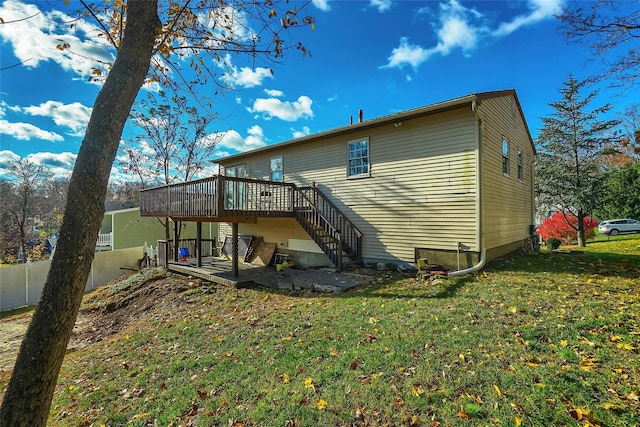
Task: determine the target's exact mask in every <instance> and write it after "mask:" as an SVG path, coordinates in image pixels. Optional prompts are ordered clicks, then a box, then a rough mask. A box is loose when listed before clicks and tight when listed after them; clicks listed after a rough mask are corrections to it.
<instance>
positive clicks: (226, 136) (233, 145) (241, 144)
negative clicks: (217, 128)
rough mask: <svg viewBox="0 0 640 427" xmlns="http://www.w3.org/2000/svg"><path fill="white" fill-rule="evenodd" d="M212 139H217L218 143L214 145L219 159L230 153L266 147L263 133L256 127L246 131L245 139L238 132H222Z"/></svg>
mask: <svg viewBox="0 0 640 427" xmlns="http://www.w3.org/2000/svg"><path fill="white" fill-rule="evenodd" d="M212 138H219V142H218V144H217V145H216V148H217V152H216V155H219V156H221V157H222V156H226V155H229V154H232V153H238V152H244V151H248V150H254V149H256V148H260V147H264V146H265V145H267V141H266V139H265V137H264V132H263V130H262V128H261V127H260V126H258V125H254V126H252V127H250V128H249V129H247V136H245V137H243V136H242V135H240V133H239V132H238V131H235V130H229V131H227V132H223V134H222V136H220V134H215V135H213V136H212Z"/></svg>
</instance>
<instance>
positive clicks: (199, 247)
mask: <svg viewBox="0 0 640 427" xmlns="http://www.w3.org/2000/svg"><path fill="white" fill-rule="evenodd" d="M196 266H198V267H202V222H201V221H198V222H196Z"/></svg>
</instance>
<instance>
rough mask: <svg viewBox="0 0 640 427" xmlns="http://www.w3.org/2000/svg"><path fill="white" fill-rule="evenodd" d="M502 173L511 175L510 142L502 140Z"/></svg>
mask: <svg viewBox="0 0 640 427" xmlns="http://www.w3.org/2000/svg"><path fill="white" fill-rule="evenodd" d="M502 173H504V174H505V175H509V141H508V140H507V139H506V138H502Z"/></svg>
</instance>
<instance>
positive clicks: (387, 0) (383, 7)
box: [369, 0, 392, 13]
mask: <svg viewBox="0 0 640 427" xmlns="http://www.w3.org/2000/svg"><path fill="white" fill-rule="evenodd" d="M391 3H392V2H391V0H369V6H371V7H375V8H376V9H378V12H380V13H383V12H386V11H387V10H389V9H391Z"/></svg>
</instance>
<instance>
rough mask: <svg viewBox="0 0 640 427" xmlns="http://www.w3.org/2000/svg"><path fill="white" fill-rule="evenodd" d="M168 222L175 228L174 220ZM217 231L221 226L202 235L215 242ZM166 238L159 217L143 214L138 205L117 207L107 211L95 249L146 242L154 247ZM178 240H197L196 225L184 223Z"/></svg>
mask: <svg viewBox="0 0 640 427" xmlns="http://www.w3.org/2000/svg"><path fill="white" fill-rule="evenodd" d="M169 222H170V226H169V227H170V229H173V228H174V227H173V224H172V222H171V221H169ZM217 234H218V227H207V228H206V229H205V230H204V236H203V238H204V239H206V240H213V241H216V239H217ZM164 239H166V233H165V228H164V225H162V224H161V223H160V221H158V219H157V218H148V217H141V216H140V208H139V207H132V208H126V209H116V210H112V211H107V212H105V213H104V217H103V219H102V226H101V227H100V232H99V234H98V240H97V241H96V251H105V250H107V251H112V250H118V249H126V248H134V247H138V246H143V245H144V244H145V243H148V244H149V245H150V246H154V247H155V246H156V244H157V241H158V240H164ZM179 240H183V241H188V240H195V226H193V225H191V226H189V225H188V224H185V225H183V227H182V230H181V232H180V236H179ZM179 246H188V244H187V243H184V242H183V243H182V244H181V245H179ZM214 246H215V244H214Z"/></svg>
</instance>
